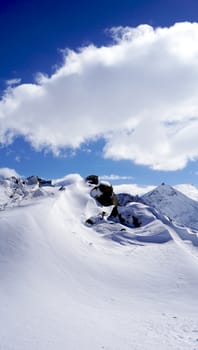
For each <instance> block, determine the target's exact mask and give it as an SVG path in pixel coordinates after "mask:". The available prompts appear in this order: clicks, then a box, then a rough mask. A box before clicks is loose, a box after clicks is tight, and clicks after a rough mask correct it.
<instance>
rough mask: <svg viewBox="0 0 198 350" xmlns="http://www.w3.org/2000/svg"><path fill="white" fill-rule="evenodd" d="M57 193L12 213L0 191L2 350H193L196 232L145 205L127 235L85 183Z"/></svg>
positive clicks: (75, 180)
mask: <svg viewBox="0 0 198 350" xmlns="http://www.w3.org/2000/svg"><path fill="white" fill-rule="evenodd" d="M54 184H56V185H57V186H55V187H49V188H47V187H45V188H39V191H41V192H42V193H43V194H44V195H42V196H38V197H36V198H35V197H34V195H33V194H34V193H35V192H36V193H37V191H38V187H36V186H35V187H31V186H30V188H29V187H28V186H26V185H24V186H23V187H21V190H23V191H24V192H25V193H26V195H24V192H22V193H23V195H22V196H21V197H22V198H21V200H20V201H18V202H17V203H16V202H15V204H13V203H12V200H13V198H9V196H7V194H6V193H7V192H9V191H12V187H11V184H9V182H8V183H7V187H5V186H4V185H5V184H4V185H3V184H2V183H1V185H0V201H1V202H0V203H2V209H3V210H1V211H0V240H1V245H0V280H1V283H0V310H1V319H0V349H3V350H19V349H20V350H26V349H28V350H44V349H48V350H55V349H70V350H77V349H86V350H93V349H94V350H99V349H105V350H120V349H122V350H129V349H130V350H131V349H133V350H158V349H159V348H160V349H161V350H167V349H174V350H189V349H190V350H197V349H198V318H197V312H198V301H197V288H198V279H197V275H198V260H197V259H198V254H197V253H198V251H197V249H198V248H197V247H198V245H196V237H197V233H198V231H196V230H194V231H193V235H194V236H193V237H194V239H192V240H189V237H191V235H192V229H191V228H189V227H187V226H182V225H181V223H180V222H177V224H174V223H171V222H169V221H168V219H167V218H166V217H164V216H163V215H162V214H161V213H159V212H158V211H157V210H156V209H154V208H153V207H150V206H144V204H140V203H139V204H137V203H133V205H132V204H131V203H130V204H128V205H127V207H126V210H124V207H122V209H121V210H122V212H123V215H127V211H128V210H129V211H130V210H131V209H130V207H131V206H134V208H135V209H136V211H137V210H139V211H141V214H142V215H143V218H145V219H146V218H147V217H149V218H150V219H149V220H148V221H147V220H145V221H144V223H143V226H141V227H139V228H136V229H135V228H133V227H132V226H131V227H130V226H128V225H125V226H124V225H122V224H120V223H116V222H113V221H111V220H107V218H102V217H101V216H100V213H101V211H102V210H103V208H101V207H98V206H97V205H96V202H95V201H94V199H93V198H91V196H90V190H91V187H90V186H88V185H87V184H86V183H85V182H84V181H83V179H82V178H81V177H80V176H76V175H72V176H70V179H69V180H68V178H67V179H66V180H65V182H64V186H65V188H66V189H65V191H59V186H60V184H61V186H62V185H63V183H62V182H61V181H57V182H55V181H54ZM8 190H9V191H8ZM6 191H7V192H6ZM168 191H169V190H168ZM9 193H10V192H9ZM168 193H169V192H168ZM164 195H165V196H166V198H167V197H168V194H167V192H166V191H165V194H164ZM171 198H172V197H171ZM5 200H7V201H8V203H7V205H5ZM184 200H185V201H186V197H185V199H184ZM185 203H188V202H185ZM134 208H133V209H134ZM189 208H190V207H188V206H187V209H189ZM111 209H112V208H111V207H110V208H106V207H105V211H107V212H108V214H110V211H111ZM146 215H147V216H146ZM89 217H95V218H98V220H96V222H95V224H94V225H91V226H88V225H86V224H85V221H86V220H87V219H88V218H89ZM182 229H183V231H182V232H184V233H185V234H184V235H182V232H181V230H182ZM160 235H161V237H162V236H163V240H160V239H159V237H160Z"/></svg>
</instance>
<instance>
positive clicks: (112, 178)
mask: <svg viewBox="0 0 198 350" xmlns="http://www.w3.org/2000/svg"><path fill="white" fill-rule="evenodd" d="M100 179H101V180H105V181H115V180H133V179H134V178H133V176H126V175H116V174H110V175H101V176H100Z"/></svg>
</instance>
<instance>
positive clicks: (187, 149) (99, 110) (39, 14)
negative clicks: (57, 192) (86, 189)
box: [0, 0, 198, 187]
mask: <svg viewBox="0 0 198 350" xmlns="http://www.w3.org/2000/svg"><path fill="white" fill-rule="evenodd" d="M197 10H198V4H197V3H195V1H188V3H187V2H186V1H174V4H173V2H171V1H167V2H166V4H160V3H159V2H158V1H152V2H150V4H148V2H147V1H123V2H122V4H121V3H119V2H117V3H116V4H115V3H114V2H113V1H109V2H108V3H106V2H104V1H100V3H98V4H93V3H92V2H91V1H86V2H81V1H79V2H78V5H77V6H75V4H69V3H68V2H67V1H60V2H59V4H58V6H57V4H56V2H55V1H54V0H50V1H49V2H48V5H47V6H46V4H41V3H40V2H39V1H30V2H28V4H27V3H26V2H25V1H20V3H19V2H17V1H7V2H6V3H4V4H0V19H1V20H0V29H1V33H2V34H1V35H2V45H1V58H2V64H1V67H0V93H1V100H0V172H1V169H4V168H8V169H14V170H15V171H16V173H17V174H20V176H24V177H27V176H30V175H33V174H35V175H38V176H39V177H44V178H54V179H55V178H61V177H63V176H64V175H66V174H71V173H78V174H80V175H81V176H82V177H86V176H88V175H89V174H97V175H98V176H100V177H104V178H106V179H107V181H109V180H110V181H111V182H112V183H113V184H121V183H135V184H138V185H140V186H148V185H159V184H160V183H162V182H165V183H168V184H170V185H177V184H184V183H185V184H193V185H194V186H196V187H198V160H197V159H198V148H197V144H196V142H197V141H196V139H197V131H196V130H197V128H196V127H197V124H198V104H197V101H196V91H197V90H196V89H197V72H196V63H197V59H196V57H197V56H196V55H197V53H198V46H197V39H198V23H197V16H196V13H197ZM68 50H70V51H68ZM10 171H12V170H10ZM108 179H109V180H108Z"/></svg>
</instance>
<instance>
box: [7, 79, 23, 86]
mask: <svg viewBox="0 0 198 350" xmlns="http://www.w3.org/2000/svg"><path fill="white" fill-rule="evenodd" d="M20 83H21V79H20V78H14V79H8V80H6V85H7V86H12V85H17V84H20Z"/></svg>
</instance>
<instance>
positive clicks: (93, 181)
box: [85, 175, 99, 185]
mask: <svg viewBox="0 0 198 350" xmlns="http://www.w3.org/2000/svg"><path fill="white" fill-rule="evenodd" d="M85 181H86V182H88V183H89V184H91V185H98V184H99V178H98V176H97V175H89V176H87V177H86V179H85Z"/></svg>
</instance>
